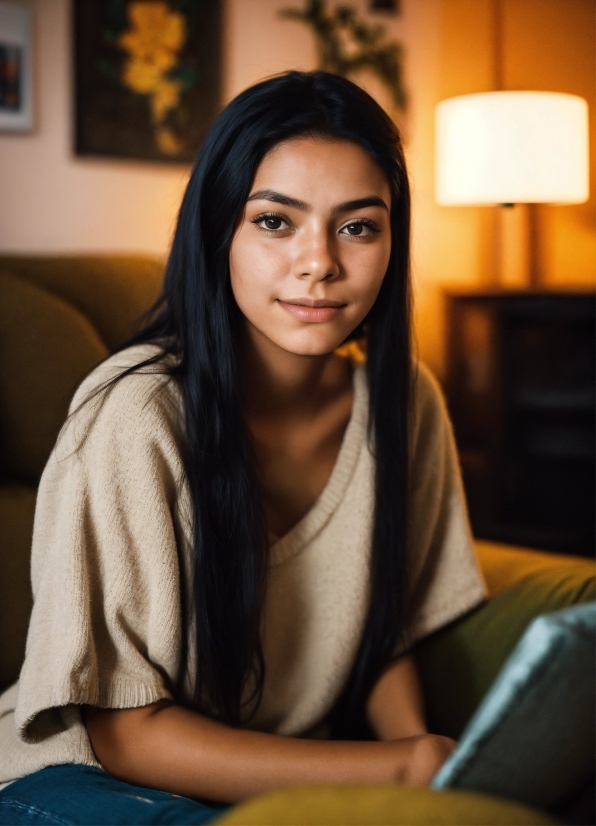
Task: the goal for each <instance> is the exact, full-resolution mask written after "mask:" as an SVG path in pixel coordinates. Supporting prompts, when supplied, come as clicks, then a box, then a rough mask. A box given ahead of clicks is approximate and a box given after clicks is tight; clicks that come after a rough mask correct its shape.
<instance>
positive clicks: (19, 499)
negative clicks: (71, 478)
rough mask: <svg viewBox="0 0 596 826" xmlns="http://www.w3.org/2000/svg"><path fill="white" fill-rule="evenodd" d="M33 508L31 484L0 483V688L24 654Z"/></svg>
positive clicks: (17, 668) (13, 677) (11, 677)
mask: <svg viewBox="0 0 596 826" xmlns="http://www.w3.org/2000/svg"><path fill="white" fill-rule="evenodd" d="M34 509H35V488H33V487H28V486H27V485H19V484H4V485H0V691H2V690H3V689H4V688H6V687H7V686H8V685H10V684H11V683H13V682H14V681H15V680H16V678H17V677H18V675H19V671H20V668H21V664H22V662H23V656H24V654H25V639H26V636H27V625H28V623H29V614H30V612H31V584H30V575H29V550H30V547H31V534H32V531H33V511H34Z"/></svg>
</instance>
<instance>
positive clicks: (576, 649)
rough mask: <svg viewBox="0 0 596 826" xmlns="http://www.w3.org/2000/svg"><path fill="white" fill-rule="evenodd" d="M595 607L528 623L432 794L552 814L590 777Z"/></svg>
mask: <svg viewBox="0 0 596 826" xmlns="http://www.w3.org/2000/svg"><path fill="white" fill-rule="evenodd" d="M595 645H596V603H595V602H590V603H586V604H583V605H577V606H574V607H572V608H566V609H564V610H562V611H557V612H555V613H553V614H545V615H543V616H541V617H538V618H537V619H535V620H534V621H533V622H532V623H531V625H530V626H529V628H528V629H527V631H526V632H525V634H524V635H523V637H522V639H521V640H520V642H519V643H518V645H517V646H516V648H515V650H514V651H513V653H512V654H511V656H510V657H509V659H508V660H507V662H506V663H505V665H504V667H503V669H502V670H501V672H500V674H499V676H498V677H497V679H496V681H495V683H494V684H493V686H492V688H491V690H490V691H489V692H488V694H487V696H486V697H485V699H484V701H483V702H482V704H481V705H480V707H479V709H478V711H477V712H476V714H475V715H474V717H473V718H472V720H471V721H470V723H469V724H468V726H467V727H466V729H465V731H464V733H463V734H462V738H461V741H460V744H459V746H458V748H457V749H456V750H455V751H454V752H453V753H452V755H451V756H450V758H449V759H448V760H447V762H446V763H445V764H444V766H443V767H442V768H441V770H440V771H439V773H438V774H437V776H436V777H435V779H434V780H433V783H432V785H433V788H436V789H444V788H460V789H468V790H471V791H479V792H484V793H486V794H492V795H497V796H499V797H506V798H509V799H511V800H516V801H519V802H520V803H525V804H526V805H530V806H537V807H540V808H543V809H553V808H554V807H556V806H557V805H560V804H561V803H562V802H564V801H565V800H566V799H568V798H569V797H570V796H572V795H573V794H574V793H575V792H577V791H579V790H580V789H581V788H582V787H584V786H585V785H586V783H588V782H589V780H590V778H591V777H593V775H594V747H595V743H594V732H595V728H596V721H595V713H594V703H595V699H594V698H595V687H594V674H595V662H594V659H595Z"/></svg>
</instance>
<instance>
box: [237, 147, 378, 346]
mask: <svg viewBox="0 0 596 826" xmlns="http://www.w3.org/2000/svg"><path fill="white" fill-rule="evenodd" d="M390 210H391V190H390V188H389V184H388V182H387V180H386V178H385V175H384V173H383V171H382V170H381V168H380V167H379V166H378V165H377V164H376V163H375V162H374V161H373V160H372V159H371V158H370V157H369V156H368V155H367V154H366V152H365V151H364V150H363V149H362V148H361V147H360V146H358V145H357V144H354V143H350V142H348V141H338V140H336V139H331V138H324V139H323V138H320V137H297V138H290V139H289V140H285V141H283V142H282V143H278V144H277V145H276V146H274V147H273V148H272V149H270V150H269V152H268V153H267V154H266V155H265V157H264V158H263V160H262V161H261V163H260V164H259V166H258V168H257V171H256V174H255V177H254V179H253V182H252V185H251V187H250V194H249V196H248V200H247V203H246V205H245V208H244V210H243V213H242V215H241V217H240V221H239V223H238V226H237V228H236V232H235V234H234V238H233V240H232V244H231V248H230V259H229V260H230V284H231V288H232V292H233V295H234V298H235V301H236V303H237V305H238V307H239V308H240V311H241V314H242V316H243V318H244V323H245V327H246V330H247V333H248V336H250V338H252V339H253V340H254V342H255V344H257V346H258V345H259V344H260V343H261V340H262V339H265V340H267V341H268V342H269V344H273V346H274V348H281V349H283V350H285V351H287V352H290V353H295V354H298V355H301V356H302V355H309V356H319V355H324V354H326V353H330V352H332V351H333V350H335V349H336V348H337V347H338V346H339V345H340V344H341V343H342V342H343V341H344V340H345V339H346V338H348V336H349V335H350V334H351V333H352V332H353V331H354V330H355V329H356V328H357V327H358V326H359V325H360V324H361V323H362V321H363V320H364V318H365V317H366V316H367V315H368V312H369V311H370V309H371V308H372V306H373V304H374V302H375V301H376V299H377V296H378V294H379V290H380V288H381V284H382V282H383V279H384V277H385V274H386V272H387V266H388V264H389V257H390V253H391V225H390Z"/></svg>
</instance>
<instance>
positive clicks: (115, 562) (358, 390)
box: [0, 345, 485, 783]
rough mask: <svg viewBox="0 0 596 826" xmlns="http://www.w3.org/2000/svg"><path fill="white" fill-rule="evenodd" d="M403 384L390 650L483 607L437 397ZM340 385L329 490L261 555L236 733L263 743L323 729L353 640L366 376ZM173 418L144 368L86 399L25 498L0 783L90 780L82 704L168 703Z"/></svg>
mask: <svg viewBox="0 0 596 826" xmlns="http://www.w3.org/2000/svg"><path fill="white" fill-rule="evenodd" d="M153 352H154V350H153V348H152V347H151V346H149V345H143V346H138V347H134V348H130V349H129V350H126V351H124V352H123V353H119V354H117V355H115V356H113V357H111V358H110V359H108V360H107V361H106V362H104V363H103V364H102V365H101V366H100V367H99V368H97V369H96V370H95V371H94V372H93V373H92V374H91V375H90V376H89V377H88V378H87V379H86V380H85V381H84V382H83V384H82V385H81V386H80V388H79V389H78V390H77V392H76V394H75V397H74V399H73V401H72V404H71V408H70V410H71V412H74V411H77V408H78V407H79V405H80V404H81V402H82V401H83V400H84V399H86V398H87V397H88V395H89V394H90V393H92V392H93V391H94V390H96V389H98V388H101V387H102V385H103V383H104V382H105V381H106V380H107V379H109V378H110V377H112V376H114V375H116V374H118V373H119V372H121V370H122V368H123V367H126V366H129V365H132V364H135V363H137V362H139V361H140V360H142V359H143V358H146V357H147V356H148V355H152V354H153ZM416 375H417V378H416V381H415V385H414V393H413V402H412V404H413V427H412V432H411V463H412V467H411V505H410V512H409V529H410V540H409V542H410V544H409V554H410V560H411V563H410V564H411V583H412V585H411V593H410V599H409V605H410V612H409V622H408V626H407V629H406V634H405V643H404V645H403V646H402V648H405V647H408V646H410V645H412V644H413V643H414V642H415V641H416V640H417V639H419V638H421V637H423V636H425V635H426V634H429V633H430V632H432V631H434V630H436V629H437V628H439V627H441V626H443V625H445V624H446V623H448V622H451V621H452V620H454V619H455V618H456V617H458V616H460V615H461V614H463V613H465V612H466V611H468V610H470V609H471V608H472V607H474V606H475V605H477V604H478V603H480V602H481V601H482V600H483V598H484V596H485V589H484V584H483V581H482V577H481V575H480V573H479V569H478V566H477V563H476V560H475V557H474V551H473V545H472V537H471V533H470V528H469V523H468V518H467V512H466V505H465V500H464V495H463V489H462V484H461V478H460V471H459V466H458V459H457V454H456V450H455V444H454V440H453V434H452V430H451V425H450V422H449V419H448V416H447V412H446V408H445V404H444V400H443V397H442V395H441V391H440V389H439V386H438V384H437V382H436V380H435V379H434V378H433V377H432V375H431V374H430V372H429V371H428V369H427V368H426V367H424V366H423V365H422V364H419V365H417V370H416ZM353 376H354V379H353V380H354V404H353V409H352V415H351V418H350V421H349V424H348V426H347V429H346V432H345V434H344V438H343V441H342V445H341V448H340V452H339V455H338V458H337V461H336V464H335V467H334V469H333V471H332V473H331V476H330V478H329V480H328V482H327V485H326V486H325V488H324V490H323V492H322V493H321V495H320V496H319V498H318V499H317V501H316V502H315V504H314V505H313V507H312V508H311V510H310V511H309V512H308V513H307V514H306V515H305V516H304V517H303V518H302V519H301V520H300V521H299V522H298V523H297V524H296V525H295V526H294V527H293V528H292V529H291V530H290V531H289V532H288V533H287V534H286V535H285V536H283V537H282V538H281V539H279V540H278V541H277V542H276V543H275V544H273V545H272V546H271V549H270V566H269V575H268V585H267V597H266V604H265V609H264V614H263V627H262V639H263V649H264V656H265V665H266V671H265V684H264V691H263V697H262V701H261V704H260V706H259V708H258V710H257V712H256V714H255V715H254V717H253V718H252V719H251V720H250V722H249V723H248V724H249V725H250V726H251V727H252V728H256V729H259V730H262V731H269V732H276V733H280V734H286V735H299V734H304V733H305V732H308V731H310V730H311V729H313V727H315V726H316V724H317V723H319V722H320V721H321V720H322V719H323V718H324V717H325V715H326V714H327V713H328V711H329V710H330V709H331V708H332V706H333V704H334V702H335V701H336V699H337V697H338V696H339V694H340V692H341V690H342V688H343V687H344V685H345V683H346V680H347V678H348V675H349V673H350V670H351V668H352V666H353V663H354V659H355V656H356V653H357V650H358V646H359V642H360V638H361V634H362V630H363V627H364V623H365V618H366V613H367V611H368V607H369V575H368V567H369V555H370V537H371V530H372V519H373V505H374V460H373V458H372V456H371V453H370V450H369V446H368V444H367V417H368V390H367V382H366V375H365V371H364V368H363V367H362V366H355V368H354V374H353ZM182 420H183V417H182V405H181V397H180V393H179V390H178V387H177V384H176V382H175V381H174V380H169V381H168V380H167V378H166V377H164V376H163V375H158V374H156V372H155V368H146V369H145V370H144V371H143V372H141V373H135V374H132V375H130V376H128V377H126V378H125V379H123V380H122V381H120V382H118V383H117V384H116V385H115V386H114V387H113V388H112V389H111V390H109V391H108V392H105V393H99V394H98V395H97V396H95V397H94V398H93V399H92V401H91V402H89V403H88V404H86V405H84V406H83V407H82V408H81V409H80V410H78V412H76V413H74V415H73V416H72V418H71V419H70V420H69V421H68V423H67V425H66V427H65V429H64V430H63V433H62V435H61V437H60V438H59V439H58V442H57V445H56V447H55V449H54V451H53V452H52V455H51V457H50V460H49V461H48V464H47V466H46V468H45V470H44V473H43V476H42V480H41V484H40V488H39V495H38V500H37V508H36V514H35V527H34V535H33V545H32V586H33V595H34V606H33V613H32V616H31V622H30V626H29V634H28V638H27V649H26V655H25V662H24V665H23V668H22V671H21V675H20V679H19V682H18V683H17V684H16V685H14V686H13V687H11V688H10V689H8V690H7V691H6V692H5V693H4V694H3V695H2V696H1V697H0V783H6V782H9V781H12V780H15V779H16V778H18V777H22V776H23V775H25V774H28V773H30V772H33V771H36V770H38V769H40V768H43V767H44V766H47V765H52V764H59V763H83V764H87V765H94V766H97V765H99V764H98V763H97V760H96V758H95V755H94V754H93V750H92V748H91V745H90V742H89V738H88V736H87V733H86V729H85V727H84V725H83V723H82V720H81V715H80V711H79V707H80V705H81V704H90V705H96V706H102V707H108V708H132V707H138V706H143V705H147V704H148V703H153V702H155V701H157V700H159V699H162V698H172V697H173V694H174V686H175V684H176V680H177V674H178V669H179V665H180V655H181V640H182V623H183V622H184V623H188V622H190V617H183V615H182V610H183V608H182V606H183V604H184V603H185V600H183V599H182V595H181V583H182V582H189V572H190V570H191V554H190V549H191V547H192V541H191V536H192V531H191V508H190V497H189V491H188V487H187V485H186V483H185V480H184V473H183V467H182V460H181V451H182V439H183V426H182ZM191 634H192V628H191ZM190 648H191V650H192V644H191V646H190ZM400 650H401V649H400ZM396 653H398V652H396ZM190 665H191V668H190V673H191V674H192V673H193V667H194V664H193V663H192V662H191V664H190ZM186 691H187V692H188V693H189V695H190V693H191V692H192V685H191V684H190V681H187V685H186Z"/></svg>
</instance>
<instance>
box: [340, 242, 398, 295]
mask: <svg viewBox="0 0 596 826" xmlns="http://www.w3.org/2000/svg"><path fill="white" fill-rule="evenodd" d="M359 253H360V254H359V255H357V256H353V257H352V258H351V260H350V261H347V262H346V270H347V275H348V281H351V283H352V284H353V285H354V287H355V289H356V291H357V293H358V295H359V296H360V297H361V298H362V299H363V300H364V301H366V302H367V303H370V304H373V303H374V301H375V299H376V297H377V295H378V293H379V290H380V289H381V284H382V283H383V279H384V277H385V273H386V272H387V267H388V265H389V258H390V254H391V246H390V244H387V245H383V246H380V245H379V246H376V245H375V246H372V245H371V247H369V248H365V249H363V250H361V251H359Z"/></svg>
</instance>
